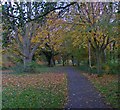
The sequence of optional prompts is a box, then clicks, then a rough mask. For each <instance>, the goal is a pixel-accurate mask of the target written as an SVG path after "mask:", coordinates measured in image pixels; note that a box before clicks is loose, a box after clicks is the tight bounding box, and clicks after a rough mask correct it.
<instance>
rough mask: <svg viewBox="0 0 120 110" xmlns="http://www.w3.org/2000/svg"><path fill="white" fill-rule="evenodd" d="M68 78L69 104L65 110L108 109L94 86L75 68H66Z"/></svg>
mask: <svg viewBox="0 0 120 110" xmlns="http://www.w3.org/2000/svg"><path fill="white" fill-rule="evenodd" d="M64 70H65V71H66V72H67V77H68V103H67V105H66V106H65V108H68V109H69V108H108V106H107V105H106V104H105V103H104V100H103V98H102V97H101V95H100V94H99V93H98V92H97V91H96V89H95V88H94V87H93V85H92V84H91V83H90V82H89V81H88V80H87V78H85V77H84V76H83V75H81V74H80V72H79V71H76V70H75V69H74V68H70V67H68V68H66V69H65V68H64Z"/></svg>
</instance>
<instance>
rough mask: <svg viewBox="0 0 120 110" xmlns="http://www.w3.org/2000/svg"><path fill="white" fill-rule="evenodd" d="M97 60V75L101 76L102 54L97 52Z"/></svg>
mask: <svg viewBox="0 0 120 110" xmlns="http://www.w3.org/2000/svg"><path fill="white" fill-rule="evenodd" d="M96 59H97V73H98V74H100V72H101V52H100V51H96Z"/></svg>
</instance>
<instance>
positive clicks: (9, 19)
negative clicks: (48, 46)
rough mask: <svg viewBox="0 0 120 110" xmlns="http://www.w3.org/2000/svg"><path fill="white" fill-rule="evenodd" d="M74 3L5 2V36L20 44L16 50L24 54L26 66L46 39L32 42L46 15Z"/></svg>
mask: <svg viewBox="0 0 120 110" xmlns="http://www.w3.org/2000/svg"><path fill="white" fill-rule="evenodd" d="M73 4H75V3H74V2H72V3H70V4H66V5H64V4H59V6H58V4H57V2H56V3H51V2H46V3H45V2H39V3H38V2H20V3H19V2H14V3H11V2H6V3H5V4H3V6H2V7H3V10H2V11H3V12H2V14H3V24H4V26H3V27H4V30H6V29H7V30H6V32H7V33H6V34H5V36H4V37H7V38H8V39H9V41H7V43H8V42H10V45H12V43H13V44H15V42H16V44H17V45H18V46H17V47H18V49H16V50H17V51H19V52H18V53H19V55H20V56H22V60H23V62H24V67H25V68H26V67H27V65H28V63H30V62H31V60H32V57H33V55H34V53H35V51H36V49H37V48H38V47H39V46H40V44H41V42H42V41H43V40H44V39H41V42H39V43H32V42H31V41H32V39H33V38H35V36H36V35H37V34H38V31H37V29H38V28H40V27H41V26H42V25H44V23H45V21H46V15H47V14H49V13H50V12H52V11H54V10H57V9H59V10H60V11H61V10H63V9H66V8H67V7H69V6H71V5H73ZM8 29H9V32H8ZM9 35H10V36H9ZM5 43H6V42H5ZM16 44H15V45H16Z"/></svg>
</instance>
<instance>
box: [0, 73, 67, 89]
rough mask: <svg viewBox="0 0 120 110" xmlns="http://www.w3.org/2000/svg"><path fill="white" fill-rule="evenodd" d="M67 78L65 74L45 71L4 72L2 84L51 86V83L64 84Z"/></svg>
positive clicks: (6, 85) (22, 86) (5, 85)
mask: <svg viewBox="0 0 120 110" xmlns="http://www.w3.org/2000/svg"><path fill="white" fill-rule="evenodd" d="M64 80H65V75H64V74H54V73H44V74H30V75H29V74H27V75H20V76H17V75H11V74H3V76H2V85H3V88H4V87H9V86H12V87H14V86H15V87H19V88H26V87H39V86H43V87H45V86H46V87H49V86H51V85H56V86H57V85H59V84H62V83H63V82H64Z"/></svg>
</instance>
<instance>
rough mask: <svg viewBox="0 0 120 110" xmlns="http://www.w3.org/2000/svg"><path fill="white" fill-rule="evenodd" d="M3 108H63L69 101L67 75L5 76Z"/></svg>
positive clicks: (3, 79)
mask: <svg viewBox="0 0 120 110" xmlns="http://www.w3.org/2000/svg"><path fill="white" fill-rule="evenodd" d="M2 83H3V91H2V108H62V107H64V105H65V103H66V100H67V80H66V75H65V74H55V73H45V74H35V75H34V74H30V75H28V74H27V75H21V76H20V75H13V74H12V75H11V74H3V78H2Z"/></svg>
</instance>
